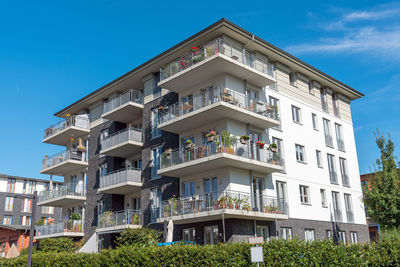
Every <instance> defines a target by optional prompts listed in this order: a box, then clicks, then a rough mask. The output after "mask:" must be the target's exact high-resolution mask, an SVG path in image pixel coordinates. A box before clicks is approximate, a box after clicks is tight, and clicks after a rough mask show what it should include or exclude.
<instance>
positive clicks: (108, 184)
mask: <svg viewBox="0 0 400 267" xmlns="http://www.w3.org/2000/svg"><path fill="white" fill-rule="evenodd" d="M141 188H142V171H141V170H138V169H134V168H128V169H122V170H118V171H114V172H111V173H109V174H107V175H105V176H100V186H99V189H97V191H98V192H102V193H106V194H120V195H124V194H127V193H132V192H135V191H140V189H141Z"/></svg>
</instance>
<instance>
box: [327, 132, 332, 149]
mask: <svg viewBox="0 0 400 267" xmlns="http://www.w3.org/2000/svg"><path fill="white" fill-rule="evenodd" d="M325 145H326V146H329V147H333V138H332V136H331V135H329V134H325Z"/></svg>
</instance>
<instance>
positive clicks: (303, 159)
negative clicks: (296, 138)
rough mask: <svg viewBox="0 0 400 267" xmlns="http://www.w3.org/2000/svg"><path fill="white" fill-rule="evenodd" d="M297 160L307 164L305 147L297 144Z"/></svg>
mask: <svg viewBox="0 0 400 267" xmlns="http://www.w3.org/2000/svg"><path fill="white" fill-rule="evenodd" d="M296 160H297V161H298V162H303V163H305V162H306V157H305V153H304V146H302V145H297V144H296Z"/></svg>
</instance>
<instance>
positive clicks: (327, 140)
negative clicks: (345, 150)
mask: <svg viewBox="0 0 400 267" xmlns="http://www.w3.org/2000/svg"><path fill="white" fill-rule="evenodd" d="M323 123H324V133H325V145H326V146H328V147H332V148H333V138H332V135H331V122H330V121H329V120H327V119H323Z"/></svg>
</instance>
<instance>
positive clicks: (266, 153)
mask: <svg viewBox="0 0 400 267" xmlns="http://www.w3.org/2000/svg"><path fill="white" fill-rule="evenodd" d="M220 153H226V154H232V155H235V156H239V157H243V158H247V159H252V160H257V161H260V162H264V163H270V164H275V165H279V166H283V160H282V158H281V156H280V153H279V152H272V151H271V150H269V149H266V148H260V147H259V146H258V145H256V144H255V143H251V142H248V143H247V144H246V143H242V141H241V142H239V140H238V138H236V137H235V136H230V137H229V136H227V135H226V134H225V135H223V134H221V135H217V136H215V140H214V141H212V142H208V143H204V144H199V145H194V144H187V145H186V147H184V148H180V149H177V150H174V151H172V152H171V153H168V154H167V153H163V155H162V157H161V169H163V168H168V167H172V166H176V165H179V164H181V163H185V162H190V161H194V160H197V159H200V158H206V157H209V156H213V155H216V154H220Z"/></svg>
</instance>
